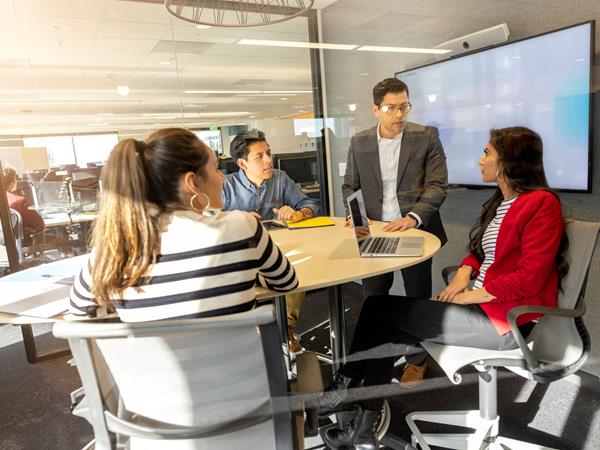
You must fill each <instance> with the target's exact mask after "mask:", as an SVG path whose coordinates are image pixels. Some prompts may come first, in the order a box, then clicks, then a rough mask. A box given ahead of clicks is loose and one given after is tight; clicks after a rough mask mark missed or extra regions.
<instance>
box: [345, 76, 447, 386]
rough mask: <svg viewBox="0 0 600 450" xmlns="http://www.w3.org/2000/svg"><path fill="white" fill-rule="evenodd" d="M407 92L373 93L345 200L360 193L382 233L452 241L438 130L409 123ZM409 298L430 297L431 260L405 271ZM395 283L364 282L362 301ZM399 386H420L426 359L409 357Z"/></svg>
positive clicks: (397, 86) (391, 85)
mask: <svg viewBox="0 0 600 450" xmlns="http://www.w3.org/2000/svg"><path fill="white" fill-rule="evenodd" d="M411 106H412V105H411V104H410V102H409V99H408V87H407V86H406V84H405V83H403V82H402V81H400V80H398V79H396V78H386V79H385V80H383V81H380V82H379V83H377V84H376V85H375V87H374V88H373V105H372V107H371V108H372V111H373V114H374V115H375V117H377V119H378V121H379V123H378V124H377V125H376V126H374V127H373V128H369V129H368V130H364V131H361V132H360V133H357V134H356V135H354V136H353V137H352V141H351V143H350V149H349V151H348V163H347V166H346V175H345V176H344V184H343V185H342V193H343V197H344V205H345V207H346V214H347V215H348V210H347V208H348V206H347V204H346V198H347V197H348V196H349V195H350V194H352V193H353V192H355V191H357V190H358V189H362V192H363V196H364V200H365V206H366V209H367V215H368V217H369V218H370V219H374V220H381V221H384V222H388V224H387V225H385V226H384V228H383V230H384V231H405V230H408V229H410V228H421V229H422V230H425V231H428V232H430V233H432V234H434V235H435V236H437V237H438V238H439V239H440V241H441V242H442V245H444V244H445V243H446V241H447V240H448V239H447V237H446V232H445V231H444V227H443V225H442V220H441V218H440V214H439V208H440V206H441V205H442V203H443V202H444V200H445V198H446V192H447V188H448V169H447V167H446V156H445V154H444V149H443V148H442V144H441V142H440V138H439V135H438V130H437V128H434V127H428V126H423V125H419V124H416V123H412V122H408V113H409V112H410V109H411ZM402 278H403V279H404V289H405V291H406V295H407V296H409V297H420V298H429V297H431V289H432V287H431V260H427V261H424V262H422V263H420V264H417V265H415V266H412V267H408V268H406V269H402ZM393 282H394V273H393V272H390V273H387V274H384V275H379V276H376V277H372V278H367V279H364V280H363V294H364V297H365V298H367V297H370V296H373V295H386V294H388V293H389V290H390V288H391V287H392V284H393ZM408 359H409V360H410V363H409V362H407V364H406V366H405V369H404V373H403V376H402V380H401V383H402V384H403V385H405V386H410V385H414V384H416V382H418V381H420V380H421V379H422V378H423V375H424V373H425V370H426V365H425V354H423V356H421V354H419V355H418V357H414V358H408Z"/></svg>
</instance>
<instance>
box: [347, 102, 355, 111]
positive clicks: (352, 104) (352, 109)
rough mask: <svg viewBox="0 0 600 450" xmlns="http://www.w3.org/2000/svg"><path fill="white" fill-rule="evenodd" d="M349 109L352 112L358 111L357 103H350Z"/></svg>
mask: <svg viewBox="0 0 600 450" xmlns="http://www.w3.org/2000/svg"><path fill="white" fill-rule="evenodd" d="M348 109H349V110H350V111H352V112H354V111H356V103H350V104H349V105H348Z"/></svg>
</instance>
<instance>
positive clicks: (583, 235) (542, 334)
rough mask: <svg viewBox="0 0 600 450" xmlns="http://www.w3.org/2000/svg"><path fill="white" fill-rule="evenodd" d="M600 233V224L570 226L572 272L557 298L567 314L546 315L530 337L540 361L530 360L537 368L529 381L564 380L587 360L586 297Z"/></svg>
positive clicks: (536, 358)
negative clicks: (536, 363)
mask: <svg viewBox="0 0 600 450" xmlns="http://www.w3.org/2000/svg"><path fill="white" fill-rule="evenodd" d="M599 231H600V223H596V222H582V221H578V220H570V221H569V222H568V223H567V235H568V236H569V249H568V262H569V272H568V274H567V276H566V277H565V279H564V280H563V282H562V290H561V291H560V292H559V296H558V308H560V309H562V310H564V312H565V314H562V315H554V314H547V315H545V316H543V317H542V318H541V319H540V320H539V322H538V324H537V325H536V326H535V328H534V329H533V331H532V332H531V334H530V335H529V337H528V338H527V341H528V342H530V347H531V351H532V354H533V356H534V357H535V360H536V361H538V362H541V363H540V364H538V365H537V367H535V362H533V360H531V362H533V365H534V367H531V364H530V367H528V368H529V369H530V370H531V372H532V374H531V376H529V377H528V378H533V379H536V381H539V382H544V381H552V380H555V379H559V378H563V377H564V376H566V375H569V374H571V373H574V372H576V371H577V370H579V369H580V368H581V366H582V365H583V364H584V363H585V360H586V359H587V356H588V354H589V350H590V339H589V334H588V332H587V330H586V329H585V325H584V323H583V318H582V316H583V314H584V313H585V310H586V306H585V301H584V294H585V286H586V281H587V277H588V273H589V267H590V265H591V261H592V256H593V254H594V248H595V246H596V240H597V237H598V232H599ZM568 311H571V314H569V313H568ZM553 369H554V370H553ZM519 373H520V374H521V375H524V373H523V372H521V371H519Z"/></svg>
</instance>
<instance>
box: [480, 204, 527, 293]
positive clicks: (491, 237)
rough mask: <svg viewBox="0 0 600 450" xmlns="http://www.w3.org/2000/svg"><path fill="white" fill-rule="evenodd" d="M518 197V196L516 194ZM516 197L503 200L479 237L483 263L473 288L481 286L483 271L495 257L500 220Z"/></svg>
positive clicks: (483, 276)
mask: <svg viewBox="0 0 600 450" xmlns="http://www.w3.org/2000/svg"><path fill="white" fill-rule="evenodd" d="M517 197H518V196H517ZM517 197H513V198H511V199H509V200H505V201H503V202H502V203H500V205H499V206H498V208H497V209H496V215H495V216H494V218H493V219H492V220H491V221H490V223H489V225H488V226H487V228H486V229H485V232H484V233H483V237H482V239H481V245H482V247H483V254H484V256H485V258H484V260H483V263H482V264H481V267H480V269H479V276H478V277H477V279H476V280H475V283H473V289H479V288H481V287H482V286H483V280H484V279H485V273H486V272H487V270H488V268H489V267H490V266H491V265H492V264H493V263H494V260H495V258H496V241H497V240H498V233H499V232H500V225H502V220H503V219H504V216H505V215H506V213H507V211H508V210H509V208H510V206H511V205H512V204H513V203H514V201H515V200H516V199H517Z"/></svg>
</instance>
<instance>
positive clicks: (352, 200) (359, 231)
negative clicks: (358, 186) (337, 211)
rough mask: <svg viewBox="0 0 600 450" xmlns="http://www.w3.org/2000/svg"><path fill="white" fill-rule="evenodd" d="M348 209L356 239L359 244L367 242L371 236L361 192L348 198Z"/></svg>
mask: <svg viewBox="0 0 600 450" xmlns="http://www.w3.org/2000/svg"><path fill="white" fill-rule="evenodd" d="M348 209H349V210H350V220H352V226H353V229H354V234H355V235H356V239H357V240H358V241H359V242H360V241H363V240H365V239H366V238H368V237H369V235H370V230H369V219H368V218H367V211H366V209H365V204H364V202H363V197H362V192H361V191H360V190H358V191H356V192H355V193H354V194H352V195H350V196H349V197H348Z"/></svg>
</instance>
